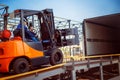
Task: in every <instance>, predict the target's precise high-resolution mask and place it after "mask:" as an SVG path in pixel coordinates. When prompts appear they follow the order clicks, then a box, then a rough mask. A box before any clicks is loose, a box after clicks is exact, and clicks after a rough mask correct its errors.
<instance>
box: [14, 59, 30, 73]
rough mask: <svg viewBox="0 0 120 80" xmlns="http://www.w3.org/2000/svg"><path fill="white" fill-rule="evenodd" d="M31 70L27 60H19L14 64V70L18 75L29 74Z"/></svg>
mask: <svg viewBox="0 0 120 80" xmlns="http://www.w3.org/2000/svg"><path fill="white" fill-rule="evenodd" d="M29 69H30V68H29V63H28V61H27V60H26V59H25V58H18V59H17V60H15V62H14V63H13V70H14V73H16V74H19V73H23V72H27V71H29Z"/></svg>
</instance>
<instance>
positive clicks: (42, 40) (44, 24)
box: [14, 9, 55, 50]
mask: <svg viewBox="0 0 120 80" xmlns="http://www.w3.org/2000/svg"><path fill="white" fill-rule="evenodd" d="M14 15H15V17H18V18H19V20H20V24H21V29H19V30H20V31H15V30H16V29H15V30H14V35H15V36H16V35H18V33H20V34H19V36H21V38H22V40H23V41H25V42H26V43H27V44H28V45H29V46H31V47H32V48H34V49H37V50H47V49H52V48H55V39H54V38H55V37H54V33H55V26H54V17H53V11H52V9H45V10H43V11H34V10H23V9H18V10H15V11H14ZM24 19H25V20H26V21H27V26H28V27H27V31H28V30H29V29H28V28H29V26H30V23H32V26H33V27H34V33H35V34H36V35H37V37H35V38H37V41H33V40H30V39H28V38H27V37H26V35H28V32H26V30H25V28H24V27H25V25H24ZM17 32H18V33H17ZM21 33H22V34H21Z"/></svg>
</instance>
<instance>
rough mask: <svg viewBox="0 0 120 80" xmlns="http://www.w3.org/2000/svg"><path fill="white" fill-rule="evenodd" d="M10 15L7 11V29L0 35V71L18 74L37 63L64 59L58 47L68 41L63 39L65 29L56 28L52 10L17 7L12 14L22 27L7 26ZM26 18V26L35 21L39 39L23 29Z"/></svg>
mask: <svg viewBox="0 0 120 80" xmlns="http://www.w3.org/2000/svg"><path fill="white" fill-rule="evenodd" d="M10 15H11V14H8V13H7V12H6V14H4V26H3V27H4V28H3V30H1V34H0V35H1V37H0V39H1V42H0V72H14V73H15V74H19V73H23V72H27V71H29V70H31V68H32V67H34V66H39V65H44V64H51V65H57V64H60V63H62V62H63V53H62V51H61V50H60V49H59V47H62V46H66V45H67V44H66V42H63V41H62V39H61V33H60V32H63V31H61V30H58V29H55V24H54V16H53V10H52V9H44V10H42V11H37V10H26V9H17V10H15V11H14V12H13V13H12V15H13V16H14V18H17V20H18V21H19V22H20V24H21V28H20V29H17V28H16V29H14V30H13V31H10V30H8V28H7V24H8V22H7V21H8V17H9V16H10ZM24 20H26V21H27V26H29V25H30V24H29V23H32V25H33V26H34V28H35V29H34V32H36V35H37V37H36V38H37V40H38V41H33V40H31V39H30V38H27V37H26V36H27V35H28V33H27V32H26V31H25V28H24V24H23V23H24ZM63 33H64V32H63ZM11 34H13V36H12V37H11ZM64 41H66V40H64Z"/></svg>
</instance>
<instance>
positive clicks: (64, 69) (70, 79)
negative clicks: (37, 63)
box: [0, 54, 120, 80]
mask: <svg viewBox="0 0 120 80" xmlns="http://www.w3.org/2000/svg"><path fill="white" fill-rule="evenodd" d="M119 56H120V54H113V55H101V56H88V57H85V58H86V59H85V60H83V61H75V60H74V57H71V60H70V61H67V62H65V63H63V64H59V65H55V66H50V67H47V68H42V69H38V70H33V71H30V72H26V73H22V74H17V75H12V76H7V77H1V78H0V80H46V79H47V78H55V80H76V72H80V71H81V70H89V69H91V68H95V67H99V70H100V80H104V76H103V66H105V65H110V64H118V70H119V74H120V57H119Z"/></svg>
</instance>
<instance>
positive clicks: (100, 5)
mask: <svg viewBox="0 0 120 80" xmlns="http://www.w3.org/2000/svg"><path fill="white" fill-rule="evenodd" d="M0 4H5V5H8V6H9V12H12V11H14V10H15V9H32V10H43V9H46V8H51V9H53V11H54V16H57V17H62V18H67V19H71V20H76V21H82V20H83V19H86V18H92V17H97V16H103V15H109V14H115V13H120V0H0Z"/></svg>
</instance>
